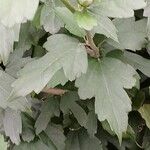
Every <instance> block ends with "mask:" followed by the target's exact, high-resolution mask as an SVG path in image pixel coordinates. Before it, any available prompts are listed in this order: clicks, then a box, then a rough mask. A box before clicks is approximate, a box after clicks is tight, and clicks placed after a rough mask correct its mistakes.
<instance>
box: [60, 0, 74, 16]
mask: <svg viewBox="0 0 150 150" xmlns="http://www.w3.org/2000/svg"><path fill="white" fill-rule="evenodd" d="M61 1H62V3H63V4H64V5H65V6H66V7H67V8H68V9H69V10H70V11H71V12H72V13H74V12H75V8H74V7H73V6H72V5H71V4H70V2H69V0H61Z"/></svg>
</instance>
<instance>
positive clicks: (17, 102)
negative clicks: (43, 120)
mask: <svg viewBox="0 0 150 150" xmlns="http://www.w3.org/2000/svg"><path fill="white" fill-rule="evenodd" d="M14 80H15V79H14V78H13V77H11V76H10V75H8V74H6V73H5V72H3V71H0V89H1V90H0V98H1V99H0V107H1V108H3V109H6V108H7V107H10V108H12V109H14V110H22V111H24V110H26V109H27V108H30V101H29V100H27V98H25V97H19V98H16V99H13V100H12V97H11V96H10V95H11V91H12V88H11V86H10V85H11V84H12V82H14Z"/></svg>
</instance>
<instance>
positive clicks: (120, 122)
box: [76, 58, 136, 141]
mask: <svg viewBox="0 0 150 150" xmlns="http://www.w3.org/2000/svg"><path fill="white" fill-rule="evenodd" d="M134 75H135V71H134V69H133V68H132V67H131V66H129V65H126V64H124V63H122V62H121V61H119V60H117V59H114V58H104V59H103V60H101V61H96V60H90V62H89V68H88V71H87V73H86V74H85V75H82V76H81V77H80V78H79V79H77V80H76V86H77V87H79V91H78V93H79V95H80V98H81V99H87V98H92V97H95V111H96V113H97V114H98V119H99V120H100V121H104V120H107V121H108V122H109V124H110V127H111V129H112V130H113V131H114V132H115V133H116V134H117V135H118V137H119V139H120V141H121V138H122V132H125V131H126V129H127V125H128V112H129V111H130V110H131V101H130V99H129V97H128V95H127V93H126V92H125V90H124V88H132V86H134V85H135V82H136V79H135V78H134V77H133V76H134ZM118 106H119V107H118ZM110 114H111V115H110Z"/></svg>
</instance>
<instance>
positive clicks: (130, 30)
mask: <svg viewBox="0 0 150 150" xmlns="http://www.w3.org/2000/svg"><path fill="white" fill-rule="evenodd" d="M113 23H114V25H115V26H116V28H117V30H118V32H117V34H118V40H119V43H117V42H115V41H112V40H108V43H109V44H111V45H113V46H114V47H116V48H119V49H130V50H133V51H135V50H141V48H142V47H144V44H145V42H146V39H145V38H146V36H147V35H146V23H147V21H146V19H142V20H139V21H135V19H134V18H128V19H115V20H113Z"/></svg>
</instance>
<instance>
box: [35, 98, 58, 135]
mask: <svg viewBox="0 0 150 150" xmlns="http://www.w3.org/2000/svg"><path fill="white" fill-rule="evenodd" d="M57 111H58V112H59V102H58V101H57V100H56V99H54V98H50V99H48V101H46V102H44V103H43V104H42V107H41V113H40V115H39V117H38V118H37V120H36V123H35V128H36V134H39V133H41V132H42V131H44V130H45V129H46V128H47V125H48V123H49V122H50V119H51V118H52V117H53V116H54V115H55V112H57Z"/></svg>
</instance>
